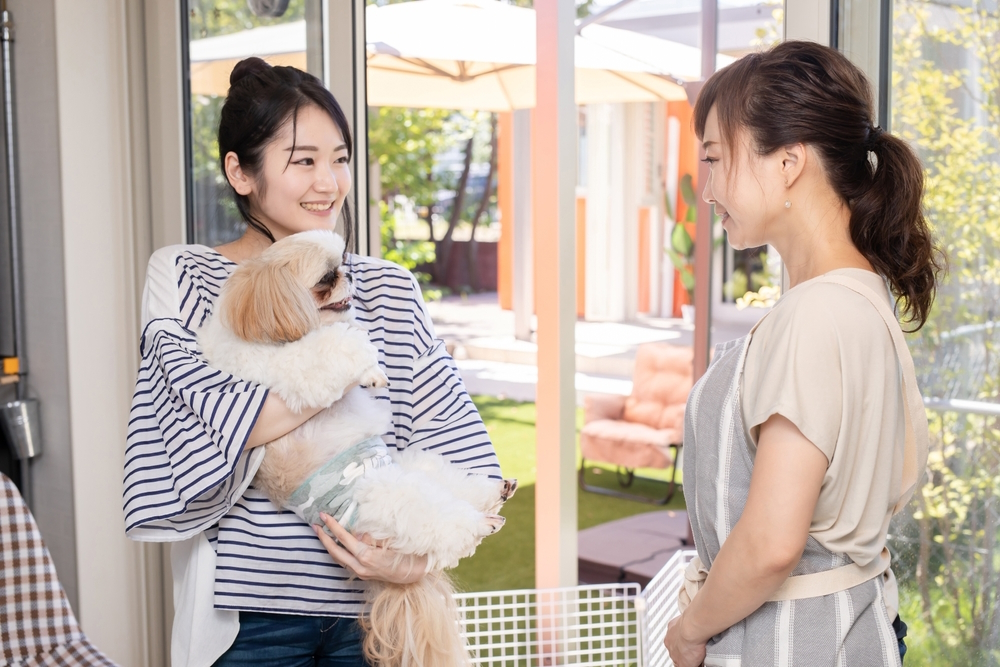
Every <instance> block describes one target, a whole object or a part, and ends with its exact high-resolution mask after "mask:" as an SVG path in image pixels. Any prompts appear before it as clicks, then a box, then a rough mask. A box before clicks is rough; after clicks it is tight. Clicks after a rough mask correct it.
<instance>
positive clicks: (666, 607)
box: [455, 551, 694, 667]
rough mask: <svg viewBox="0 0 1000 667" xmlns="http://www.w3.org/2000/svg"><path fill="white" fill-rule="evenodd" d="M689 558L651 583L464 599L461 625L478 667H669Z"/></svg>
mask: <svg viewBox="0 0 1000 667" xmlns="http://www.w3.org/2000/svg"><path fill="white" fill-rule="evenodd" d="M693 555H694V552H693V551H682V552H678V553H677V554H675V555H674V557H673V558H671V560H670V561H669V562H668V563H667V564H666V565H665V566H664V567H663V569H662V570H660V572H659V573H658V574H657V575H656V577H654V578H653V580H652V581H650V583H649V585H647V587H646V590H645V591H640V589H639V585H638V584H632V583H629V584H597V585H588V586H573V587H568V588H552V589H541V590H533V589H528V590H514V591H489V592H485V593H460V594H458V595H456V596H455V598H456V601H457V602H458V606H459V615H460V623H461V624H462V626H463V628H464V636H465V638H466V641H467V642H468V646H469V650H470V652H471V653H472V656H473V662H474V664H475V665H476V666H477V667H522V666H523V667H544V666H547V665H565V664H586V665H592V666H593V667H669V666H671V665H672V663H671V662H670V658H669V656H667V653H666V650H664V648H663V644H662V641H663V635H664V634H665V633H666V628H667V622H668V621H669V620H670V618H672V617H673V616H674V615H676V613H677V592H678V590H679V589H680V586H681V584H682V582H683V581H684V568H685V567H686V566H687V563H688V561H690V560H691V558H692V556H693Z"/></svg>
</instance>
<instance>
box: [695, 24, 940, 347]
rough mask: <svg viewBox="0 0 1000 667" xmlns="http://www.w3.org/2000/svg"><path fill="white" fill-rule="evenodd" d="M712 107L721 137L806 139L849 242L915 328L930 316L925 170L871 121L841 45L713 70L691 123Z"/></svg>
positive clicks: (794, 49) (732, 140) (931, 258)
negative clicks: (843, 212) (845, 213)
mask: <svg viewBox="0 0 1000 667" xmlns="http://www.w3.org/2000/svg"><path fill="white" fill-rule="evenodd" d="M713 106H714V107H715V108H716V112H717V114H718V117H719V126H720V130H721V133H722V139H723V142H724V143H725V145H726V146H729V147H732V146H736V145H737V144H736V138H737V135H738V134H739V132H740V130H743V129H745V130H746V131H748V132H749V133H750V137H751V140H752V141H751V143H752V146H753V149H754V150H755V151H756V152H757V153H758V154H759V155H770V154H772V153H774V152H775V151H777V150H779V149H780V148H783V147H785V146H791V145H793V144H799V143H801V144H807V145H809V146H812V147H813V148H814V149H815V150H816V151H817V152H818V153H819V156H820V159H821V160H822V162H823V167H824V170H825V171H826V175H827V177H828V178H829V180H830V184H831V185H832V186H833V188H834V190H835V191H836V192H837V193H838V194H839V195H840V197H841V198H842V199H843V200H844V201H845V202H846V203H847V205H848V207H849V208H850V211H851V222H850V233H851V240H852V241H853V242H854V245H855V246H856V247H857V249H858V250H859V251H860V252H861V254H862V255H864V257H865V258H866V259H867V260H868V261H869V262H870V263H871V265H872V267H873V268H874V269H875V270H876V271H877V272H879V273H880V274H881V275H883V276H884V277H885V278H886V279H887V280H888V281H889V285H890V286H891V288H892V291H893V293H894V294H895V296H896V299H897V303H898V305H899V306H900V309H901V310H902V312H903V314H904V316H905V317H906V319H907V320H908V321H909V322H911V323H913V324H915V327H914V328H913V330H914V331H916V330H917V329H919V328H920V327H922V326H923V325H924V323H925V322H926V321H927V317H928V315H929V313H930V309H931V304H932V303H933V302H934V293H935V289H936V285H937V278H938V275H939V273H940V272H941V269H942V265H943V258H942V255H941V253H940V251H939V250H938V249H937V248H936V247H935V245H934V242H933V240H932V239H931V234H930V229H929V228H928V226H927V221H926V220H925V219H924V214H923V209H922V205H921V197H922V196H923V188H924V175H923V168H922V167H921V165H920V160H919V159H918V158H917V156H916V154H914V152H913V150H912V149H911V148H910V147H909V146H908V145H907V144H906V143H905V142H904V141H902V140H901V139H898V138H896V137H894V136H892V135H890V134H888V133H886V132H883V131H882V130H881V129H880V128H878V127H876V126H875V124H874V122H873V116H874V105H873V95H872V89H871V84H870V83H869V82H868V80H867V79H866V78H865V75H864V74H863V73H862V72H861V70H860V69H858V68H857V67H856V66H855V65H854V64H853V63H852V62H851V61H850V60H848V59H847V58H846V57H845V56H843V55H842V54H841V53H839V52H837V51H835V50H834V49H830V48H828V47H825V46H820V45H819V44H815V43H813V42H801V41H790V42H784V43H782V44H779V45H777V46H775V47H774V48H772V49H770V50H768V51H764V52H761V53H753V54H750V55H747V56H744V57H743V58H741V59H740V60H737V61H736V62H735V63H733V64H732V65H729V66H728V67H726V68H724V69H722V70H720V71H718V72H716V73H715V75H713V76H712V78H710V79H709V80H708V81H707V82H706V83H705V86H704V88H703V89H702V91H701V94H700V95H699V97H698V102H697V104H696V105H695V111H694V119H695V130H696V132H697V134H698V136H699V137H702V136H704V132H705V122H706V119H707V118H708V113H709V111H710V110H711V109H712V107H713Z"/></svg>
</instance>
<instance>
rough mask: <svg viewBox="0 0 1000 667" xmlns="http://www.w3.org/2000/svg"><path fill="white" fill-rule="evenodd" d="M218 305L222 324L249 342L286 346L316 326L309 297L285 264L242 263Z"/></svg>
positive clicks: (310, 296) (306, 290)
mask: <svg viewBox="0 0 1000 667" xmlns="http://www.w3.org/2000/svg"><path fill="white" fill-rule="evenodd" d="M219 305H220V309H221V312H220V315H221V316H222V321H223V323H225V324H226V326H228V327H229V329H230V330H231V331H232V332H233V333H234V334H236V335H237V336H238V337H240V338H242V339H243V340H246V341H250V342H253V343H290V342H292V341H295V340H298V339H300V338H302V337H303V336H305V335H306V334H307V333H309V332H310V331H312V330H313V329H315V328H317V327H318V326H319V312H318V311H317V309H316V303H315V301H313V297H312V294H311V293H310V292H309V290H308V289H306V288H304V287H302V286H301V285H300V284H299V282H298V281H297V280H296V279H295V272H294V271H293V270H292V267H291V266H289V265H288V263H286V262H278V263H267V262H262V261H259V260H249V261H247V262H244V263H243V265H242V266H240V267H239V269H237V270H236V271H234V272H233V275H232V276H230V277H229V279H228V280H227V281H226V284H225V285H224V286H223V289H222V294H221V295H220V299H219Z"/></svg>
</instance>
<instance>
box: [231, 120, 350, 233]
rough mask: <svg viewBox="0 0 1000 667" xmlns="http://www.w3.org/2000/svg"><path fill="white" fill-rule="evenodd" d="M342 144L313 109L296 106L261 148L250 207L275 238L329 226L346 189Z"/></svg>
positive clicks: (334, 130) (329, 123)
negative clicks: (293, 113) (293, 115)
mask: <svg viewBox="0 0 1000 667" xmlns="http://www.w3.org/2000/svg"><path fill="white" fill-rule="evenodd" d="M348 157H349V156H348V154H347V144H346V143H345V141H344V137H343V135H342V134H341V132H340V129H339V128H338V127H337V125H336V123H334V122H333V119H332V118H330V116H329V115H327V113H326V112H325V111H323V110H322V109H320V108H319V107H317V106H315V105H311V104H310V105H308V106H305V107H302V108H301V109H299V112H298V117H297V118H296V119H295V124H294V133H293V123H292V120H291V119H289V120H288V122H287V123H285V124H284V126H282V128H281V129H280V130H279V131H278V133H277V135H276V136H275V137H274V140H273V141H271V143H270V144H268V145H267V147H266V148H265V149H264V159H263V169H262V170H261V171H262V173H260V174H259V175H257V177H256V178H253V179H250V181H251V185H250V187H251V193H250V201H251V209H252V212H253V214H254V217H256V218H257V219H258V220H260V221H261V222H262V223H263V224H264V225H265V226H266V227H267V228H268V229H269V230H270V231H271V233H272V234H273V235H274V238H275V240H278V239H281V238H284V237H285V236H288V235H290V234H295V233H297V232H304V231H308V230H311V229H334V228H335V227H336V225H337V218H338V217H339V216H340V211H341V209H342V208H343V206H344V201H346V199H347V195H348V193H350V191H351V184H352V181H351V169H350V166H349V164H348Z"/></svg>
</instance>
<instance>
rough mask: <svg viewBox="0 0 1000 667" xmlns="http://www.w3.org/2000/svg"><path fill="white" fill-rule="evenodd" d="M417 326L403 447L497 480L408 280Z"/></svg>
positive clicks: (478, 427)
mask: <svg viewBox="0 0 1000 667" xmlns="http://www.w3.org/2000/svg"><path fill="white" fill-rule="evenodd" d="M412 289H413V291H414V299H413V301H414V304H415V311H416V312H415V316H416V320H417V321H416V326H415V332H416V335H417V339H418V342H419V346H418V349H419V350H420V352H419V354H417V356H416V358H415V359H414V366H413V383H412V406H413V407H412V413H411V418H412V422H411V426H412V431H411V434H410V438H409V444H408V446H411V447H412V446H417V447H420V448H421V449H424V450H426V451H431V452H434V453H436V454H440V455H441V456H443V457H444V458H445V459H447V460H448V461H449V462H450V463H452V464H453V465H456V466H459V467H460V468H463V469H466V470H468V471H470V472H475V473H478V474H483V475H487V476H489V477H491V478H495V479H501V474H500V463H499V461H498V460H497V456H496V452H495V451H494V450H493V443H492V442H491V441H490V437H489V435H488V434H487V432H486V427H485V426H484V425H483V420H482V418H481V417H480V416H479V411H478V410H477V409H476V406H475V404H474V403H473V402H472V399H471V398H469V394H468V393H467V392H466V390H465V384H464V383H463V382H462V378H461V376H460V375H459V373H458V369H457V368H456V367H455V362H454V360H453V359H452V358H451V355H450V354H448V351H447V350H446V349H445V345H444V342H443V341H441V340H440V339H438V338H436V337H435V335H434V325H433V323H432V322H431V318H430V316H429V315H428V314H427V309H426V307H425V305H424V302H423V298H422V297H421V294H420V287H419V286H418V285H417V282H416V281H415V280H413V285H412Z"/></svg>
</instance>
